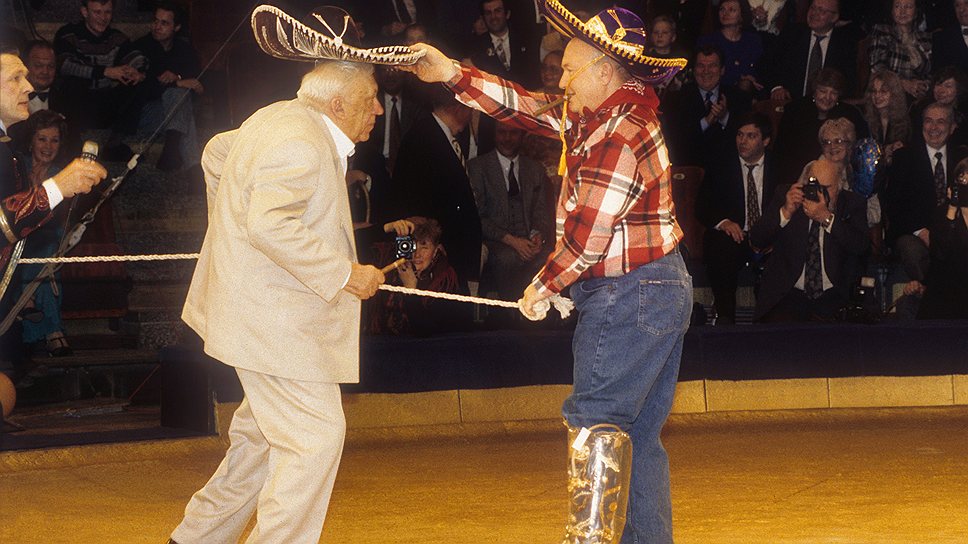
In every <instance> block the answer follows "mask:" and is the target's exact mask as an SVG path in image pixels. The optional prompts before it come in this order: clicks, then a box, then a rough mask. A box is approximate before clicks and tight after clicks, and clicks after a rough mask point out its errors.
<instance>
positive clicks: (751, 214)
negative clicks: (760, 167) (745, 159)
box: [746, 164, 760, 229]
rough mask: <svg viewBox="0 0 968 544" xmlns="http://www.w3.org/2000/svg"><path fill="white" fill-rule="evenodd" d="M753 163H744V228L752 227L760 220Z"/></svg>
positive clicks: (758, 196)
mask: <svg viewBox="0 0 968 544" xmlns="http://www.w3.org/2000/svg"><path fill="white" fill-rule="evenodd" d="M754 168H756V165H755V164H747V165H746V228H747V229H751V228H753V224H755V223H756V222H757V221H759V220H760V195H759V192H757V190H756V179H754V178H753V169H754Z"/></svg>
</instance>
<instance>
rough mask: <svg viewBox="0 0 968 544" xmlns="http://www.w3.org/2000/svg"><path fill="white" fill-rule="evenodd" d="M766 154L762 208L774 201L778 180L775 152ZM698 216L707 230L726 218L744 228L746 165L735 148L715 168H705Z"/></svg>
mask: <svg viewBox="0 0 968 544" xmlns="http://www.w3.org/2000/svg"><path fill="white" fill-rule="evenodd" d="M765 157H766V159H765V160H766V162H765V163H764V165H763V194H762V195H760V202H762V208H761V211H762V210H763V209H765V208H766V207H767V206H769V204H770V202H772V200H773V193H774V191H775V190H776V186H777V182H778V179H777V164H776V160H774V158H773V154H772V153H770V152H767V153H766V155H765ZM696 218H697V219H699V222H700V223H702V224H703V226H705V227H706V228H707V229H713V228H716V225H718V224H719V223H720V222H721V221H722V220H724V219H729V220H730V221H733V222H734V223H737V224H739V225H740V226H741V227H742V226H743V224H744V223H745V222H746V167H745V166H743V165H742V164H741V163H740V158H739V155H738V154H737V153H736V152H735V149H733V152H732V153H729V154H728V155H725V156H722V157H720V158H718V159H717V160H716V162H715V163H713V167H712V168H709V169H707V170H706V175H705V176H703V180H702V186H700V188H699V195H698V196H697V198H696Z"/></svg>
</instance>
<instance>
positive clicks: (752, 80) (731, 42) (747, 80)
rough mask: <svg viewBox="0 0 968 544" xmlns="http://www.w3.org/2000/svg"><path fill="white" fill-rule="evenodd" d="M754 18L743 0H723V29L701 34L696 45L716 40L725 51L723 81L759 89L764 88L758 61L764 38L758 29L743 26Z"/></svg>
mask: <svg viewBox="0 0 968 544" xmlns="http://www.w3.org/2000/svg"><path fill="white" fill-rule="evenodd" d="M751 18H752V17H751V16H750V15H749V14H748V9H746V6H744V5H743V2H741V1H740V0H723V2H722V3H720V4H719V19H718V21H719V30H718V31H717V32H713V33H711V34H706V35H704V36H700V37H699V40H698V41H697V42H696V45H697V47H702V46H704V45H707V44H712V45H715V46H716V47H718V48H719V50H720V51H722V52H723V57H724V59H723V60H724V61H725V62H724V63H723V64H724V68H725V72H724V73H723V80H722V82H723V84H725V85H729V86H735V87H738V88H740V89H742V90H743V91H746V92H748V93H756V92H758V91H759V90H761V89H762V88H763V86H762V85H760V83H759V82H758V81H757V80H756V70H757V65H758V64H759V62H760V57H762V56H763V40H762V39H761V38H760V35H759V34H757V33H756V32H753V31H746V30H744V29H743V27H744V25H747V24H749V21H750V19H751Z"/></svg>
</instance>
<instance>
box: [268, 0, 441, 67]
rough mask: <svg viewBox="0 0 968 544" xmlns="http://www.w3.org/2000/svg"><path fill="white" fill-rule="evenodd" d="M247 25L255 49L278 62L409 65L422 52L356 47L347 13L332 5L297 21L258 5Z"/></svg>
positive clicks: (397, 47) (398, 47)
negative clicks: (255, 42)
mask: <svg viewBox="0 0 968 544" xmlns="http://www.w3.org/2000/svg"><path fill="white" fill-rule="evenodd" d="M251 22H252V33H253V34H255V41H257V42H258V43H259V47H261V48H262V50H263V51H265V52H266V53H268V54H269V55H271V56H273V57H276V58H278V59H284V60H298V61H304V62H314V61H318V60H326V59H328V60H345V61H352V62H369V63H372V64H389V65H400V64H403V65H409V64H415V63H416V62H417V60H418V59H420V57H422V56H423V53H424V52H423V51H419V52H418V51H414V50H413V49H410V48H409V47H407V46H403V45H393V46H387V47H375V48H372V49H364V48H362V47H360V36H359V33H358V32H357V29H356V24H355V23H354V22H353V19H352V18H351V17H350V14H349V13H346V11H345V10H343V9H342V8H338V7H334V6H322V7H319V8H316V9H314V10H313V11H312V12H310V13H309V15H307V16H306V17H305V18H304V19H303V20H301V21H300V20H298V19H296V18H295V17H293V16H291V15H289V14H288V13H286V12H284V11H282V10H281V9H279V8H277V7H275V6H270V5H262V6H259V7H257V8H255V9H254V10H253V11H252V20H251Z"/></svg>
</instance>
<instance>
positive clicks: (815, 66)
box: [803, 34, 826, 95]
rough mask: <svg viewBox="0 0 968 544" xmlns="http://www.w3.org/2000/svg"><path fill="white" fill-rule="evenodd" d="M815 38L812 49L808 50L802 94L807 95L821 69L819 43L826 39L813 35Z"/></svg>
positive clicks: (821, 52) (821, 51)
mask: <svg viewBox="0 0 968 544" xmlns="http://www.w3.org/2000/svg"><path fill="white" fill-rule="evenodd" d="M813 37H814V38H816V39H815V40H814V42H813V49H811V50H810V60H809V61H808V62H807V80H806V81H805V82H804V86H803V94H804V95H807V94H809V93H810V90H811V89H813V80H814V79H815V78H816V77H817V72H819V71H820V69H821V68H823V49H821V48H820V42H822V41H823V40H824V38H826V36H818V35H816V34H814V35H813Z"/></svg>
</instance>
